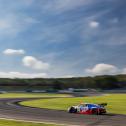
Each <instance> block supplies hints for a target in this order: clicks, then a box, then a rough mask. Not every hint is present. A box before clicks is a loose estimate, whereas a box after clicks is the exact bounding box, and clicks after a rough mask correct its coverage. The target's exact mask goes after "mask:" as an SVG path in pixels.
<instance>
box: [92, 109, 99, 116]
mask: <svg viewBox="0 0 126 126" xmlns="http://www.w3.org/2000/svg"><path fill="white" fill-rule="evenodd" d="M92 114H93V115H99V114H100V113H99V112H98V110H97V109H92Z"/></svg>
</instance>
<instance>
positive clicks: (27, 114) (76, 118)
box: [0, 98, 126, 126]
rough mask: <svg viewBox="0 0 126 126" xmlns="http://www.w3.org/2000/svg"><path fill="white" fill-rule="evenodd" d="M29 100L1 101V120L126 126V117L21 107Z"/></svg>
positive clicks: (85, 125) (92, 125)
mask: <svg viewBox="0 0 126 126" xmlns="http://www.w3.org/2000/svg"><path fill="white" fill-rule="evenodd" d="M24 100H30V99H29V98H16V99H0V118H7V119H17V120H24V121H37V122H49V123H58V124H66V125H68V126H70V125H74V126H126V116H125V115H112V114H108V115H79V114H69V113H67V112H66V111H57V110H48V109H39V108H31V107H25V106H20V105H18V104H17V103H18V102H19V101H24Z"/></svg>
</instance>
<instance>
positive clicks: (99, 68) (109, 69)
mask: <svg viewBox="0 0 126 126" xmlns="http://www.w3.org/2000/svg"><path fill="white" fill-rule="evenodd" d="M85 71H86V72H87V73H89V74H93V75H109V74H116V73H118V68H117V67H116V66H114V65H110V64H104V63H101V64H96V65H95V66H94V67H93V68H89V69H86V70H85Z"/></svg>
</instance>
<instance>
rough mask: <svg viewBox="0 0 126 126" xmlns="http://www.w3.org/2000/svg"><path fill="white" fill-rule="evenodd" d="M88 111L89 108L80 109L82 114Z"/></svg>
mask: <svg viewBox="0 0 126 126" xmlns="http://www.w3.org/2000/svg"><path fill="white" fill-rule="evenodd" d="M87 110H88V107H82V108H80V111H81V112H86V111H87Z"/></svg>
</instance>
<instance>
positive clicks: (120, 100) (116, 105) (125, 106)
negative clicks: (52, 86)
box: [21, 94, 126, 114]
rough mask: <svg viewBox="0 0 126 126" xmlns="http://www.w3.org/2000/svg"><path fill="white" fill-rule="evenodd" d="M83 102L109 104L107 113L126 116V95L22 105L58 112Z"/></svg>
mask: <svg viewBox="0 0 126 126" xmlns="http://www.w3.org/2000/svg"><path fill="white" fill-rule="evenodd" d="M82 102H89V103H103V102H107V103H108V106H107V111H108V112H109V113H118V114H126V94H109V95H105V96H95V97H79V98H54V99H40V100H32V101H25V102H22V103H21V104H22V105H26V106H32V107H39V108H48V109H56V110H67V108H68V107H70V106H73V105H78V104H79V103H82Z"/></svg>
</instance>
